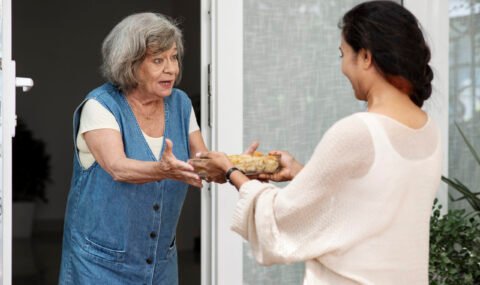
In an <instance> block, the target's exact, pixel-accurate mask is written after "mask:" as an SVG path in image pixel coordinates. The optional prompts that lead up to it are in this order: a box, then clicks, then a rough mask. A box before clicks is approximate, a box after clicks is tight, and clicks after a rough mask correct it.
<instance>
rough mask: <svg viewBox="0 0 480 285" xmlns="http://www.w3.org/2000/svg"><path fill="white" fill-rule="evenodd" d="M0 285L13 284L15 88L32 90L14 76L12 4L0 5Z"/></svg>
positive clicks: (29, 82)
mask: <svg viewBox="0 0 480 285" xmlns="http://www.w3.org/2000/svg"><path fill="white" fill-rule="evenodd" d="M0 5H1V6H0V18H1V25H2V27H1V33H2V35H1V37H0V46H1V48H0V53H1V54H0V58H1V69H0V85H1V88H0V92H1V93H0V104H1V109H0V146H1V147H0V151H1V152H0V169H1V172H0V173H1V176H0V181H1V183H0V185H1V187H2V188H1V191H0V193H1V197H0V214H1V219H0V221H1V225H2V226H1V232H0V240H2V242H1V243H0V256H1V257H2V259H1V261H0V262H1V266H0V270H1V272H0V285H1V284H3V285H10V284H12V137H13V136H15V125H16V115H15V86H18V87H23V90H24V91H28V90H29V89H30V88H31V87H32V86H33V81H32V80H31V79H30V78H20V77H16V76H15V62H14V61H13V60H12V1H11V0H2V1H1V2H0Z"/></svg>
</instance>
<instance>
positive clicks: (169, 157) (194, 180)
mask: <svg viewBox="0 0 480 285" xmlns="http://www.w3.org/2000/svg"><path fill="white" fill-rule="evenodd" d="M172 149H173V143H172V141H171V140H169V139H166V140H165V150H164V152H163V155H162V158H161V160H160V161H159V170H160V171H161V172H162V174H163V175H164V176H165V178H168V179H173V180H178V181H183V182H185V183H188V184H190V185H193V186H195V187H198V188H201V187H202V180H201V179H200V177H199V176H198V174H196V173H195V172H193V167H192V166H191V165H190V164H188V163H186V162H184V161H181V160H178V159H177V158H176V157H175V155H174V154H173V152H172Z"/></svg>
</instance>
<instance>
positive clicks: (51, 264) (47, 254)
mask: <svg viewBox="0 0 480 285" xmlns="http://www.w3.org/2000/svg"><path fill="white" fill-rule="evenodd" d="M60 253H61V234H57V233H56V234H53V233H49V234H42V235H35V236H34V238H32V239H14V240H13V264H12V270H13V285H27V284H28V285H54V284H58V272H59V267H60ZM178 262H179V278H180V285H198V284H200V254H199V253H198V252H197V251H179V252H178Z"/></svg>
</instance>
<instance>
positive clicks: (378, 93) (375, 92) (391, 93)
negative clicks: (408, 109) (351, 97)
mask: <svg viewBox="0 0 480 285" xmlns="http://www.w3.org/2000/svg"><path fill="white" fill-rule="evenodd" d="M366 100H367V109H368V111H369V112H376V111H378V110H382V109H385V108H387V109H390V108H393V109H395V108H397V107H399V105H402V106H411V105H415V104H414V103H413V102H412V100H411V99H410V97H409V96H408V94H405V93H403V92H401V91H400V90H398V89H397V88H395V87H394V86H392V85H391V84H390V83H388V82H387V81H385V80H378V81H376V83H375V84H373V85H372V86H371V87H370V88H369V89H368V90H367V92H366Z"/></svg>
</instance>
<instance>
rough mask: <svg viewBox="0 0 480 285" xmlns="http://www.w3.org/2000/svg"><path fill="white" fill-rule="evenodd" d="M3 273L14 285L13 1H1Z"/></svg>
mask: <svg viewBox="0 0 480 285" xmlns="http://www.w3.org/2000/svg"><path fill="white" fill-rule="evenodd" d="M1 13H2V15H1V17H2V75H3V78H2V81H3V82H2V95H1V96H2V101H1V123H2V125H1V132H2V142H1V143H2V144H1V145H2V149H1V151H2V157H1V160H2V197H1V215H2V272H1V279H2V281H1V282H2V283H1V284H3V285H10V284H12V137H13V136H14V135H15V125H16V116H15V62H14V61H13V60H12V1H11V0H2V7H1Z"/></svg>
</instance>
